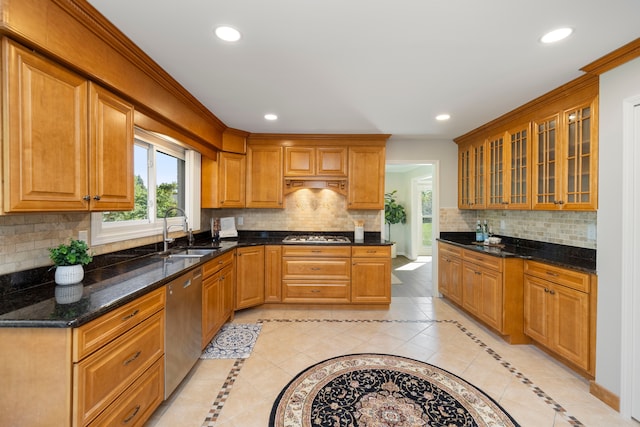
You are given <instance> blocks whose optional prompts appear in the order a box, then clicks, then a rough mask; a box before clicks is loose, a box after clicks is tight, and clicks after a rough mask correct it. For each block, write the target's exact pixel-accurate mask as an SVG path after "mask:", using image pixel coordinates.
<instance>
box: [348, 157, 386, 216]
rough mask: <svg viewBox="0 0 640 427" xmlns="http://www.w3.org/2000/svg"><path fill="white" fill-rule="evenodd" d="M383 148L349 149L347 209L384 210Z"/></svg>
mask: <svg viewBox="0 0 640 427" xmlns="http://www.w3.org/2000/svg"><path fill="white" fill-rule="evenodd" d="M384 164H385V147H349V188H348V195H347V208H348V209H384V173H385V172H384Z"/></svg>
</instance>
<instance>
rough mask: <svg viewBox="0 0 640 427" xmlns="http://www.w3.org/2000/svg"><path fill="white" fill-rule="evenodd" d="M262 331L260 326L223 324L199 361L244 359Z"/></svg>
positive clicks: (249, 353) (253, 324)
mask: <svg viewBox="0 0 640 427" xmlns="http://www.w3.org/2000/svg"><path fill="white" fill-rule="evenodd" d="M261 330H262V324H255V323H245V324H243V323H225V324H224V325H223V326H222V328H220V331H218V333H217V334H216V336H215V337H213V339H212V340H211V342H210V343H209V344H208V345H207V347H206V348H205V349H204V351H203V352H202V355H201V356H200V359H246V358H247V357H249V356H250V355H251V351H253V346H254V345H255V343H256V340H257V339H258V335H259V334H260V331H261Z"/></svg>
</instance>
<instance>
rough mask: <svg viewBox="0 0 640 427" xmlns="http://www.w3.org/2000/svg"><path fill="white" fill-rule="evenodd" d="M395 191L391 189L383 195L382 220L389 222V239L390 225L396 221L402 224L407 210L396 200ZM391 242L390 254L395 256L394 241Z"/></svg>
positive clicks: (405, 218) (389, 235)
mask: <svg viewBox="0 0 640 427" xmlns="http://www.w3.org/2000/svg"><path fill="white" fill-rule="evenodd" d="M397 191H398V190H393V191H392V192H390V193H385V195H384V222H385V223H386V224H389V225H388V227H389V233H388V234H387V235H388V237H389V241H391V225H393V224H398V223H402V224H404V223H406V222H407V212H406V211H405V210H404V206H402V205H401V204H399V203H398V202H396V192H397ZM392 243H393V246H392V247H391V253H392V255H391V256H392V257H394V258H395V242H392Z"/></svg>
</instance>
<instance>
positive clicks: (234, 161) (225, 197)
mask: <svg viewBox="0 0 640 427" xmlns="http://www.w3.org/2000/svg"><path fill="white" fill-rule="evenodd" d="M218 161H219V168H220V169H219V175H218V185H219V188H218V195H219V197H220V206H221V207H224V208H243V207H244V206H245V182H246V177H245V169H246V159H245V156H244V155H243V154H236V153H225V152H222V153H220V156H219V159H218Z"/></svg>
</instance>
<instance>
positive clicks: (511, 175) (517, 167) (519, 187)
mask: <svg viewBox="0 0 640 427" xmlns="http://www.w3.org/2000/svg"><path fill="white" fill-rule="evenodd" d="M530 145H531V144H530V141H529V124H526V125H523V126H519V127H516V128H514V129H511V130H509V131H508V132H507V147H506V148H507V165H506V167H507V168H508V170H507V175H506V176H507V186H506V188H505V191H506V193H507V194H506V196H507V198H508V199H507V200H506V201H507V202H508V205H507V208H509V209H529V208H530V207H531V183H530V181H531V167H530V166H529V162H530V157H531V155H530V153H529V152H530Z"/></svg>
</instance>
